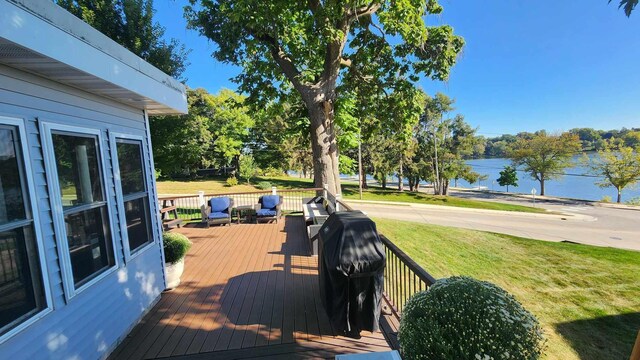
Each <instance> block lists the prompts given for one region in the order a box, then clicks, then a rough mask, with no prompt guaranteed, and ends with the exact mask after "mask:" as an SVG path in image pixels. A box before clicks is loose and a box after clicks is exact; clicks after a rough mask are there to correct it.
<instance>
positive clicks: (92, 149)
mask: <svg viewBox="0 0 640 360" xmlns="http://www.w3.org/2000/svg"><path fill="white" fill-rule="evenodd" d="M52 136H53V147H54V153H55V157H56V165H57V169H58V180H59V182H60V193H61V194H62V205H63V206H64V207H65V208H67V207H72V206H76V205H83V204H91V203H93V202H96V201H103V200H104V199H103V196H102V181H101V179H100V170H99V162H98V155H97V154H98V152H97V149H96V142H97V137H96V136H91V137H84V136H73V135H64V134H53V135H52Z"/></svg>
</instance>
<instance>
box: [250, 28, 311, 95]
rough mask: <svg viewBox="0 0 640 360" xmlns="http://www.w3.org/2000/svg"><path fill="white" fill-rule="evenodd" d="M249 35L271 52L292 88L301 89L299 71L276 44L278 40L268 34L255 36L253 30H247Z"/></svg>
mask: <svg viewBox="0 0 640 360" xmlns="http://www.w3.org/2000/svg"><path fill="white" fill-rule="evenodd" d="M248 31H249V34H251V36H253V37H254V38H256V39H257V40H259V41H261V42H263V43H264V44H266V45H267V46H268V47H269V49H270V52H271V57H273V60H275V62H276V63H277V64H278V66H279V67H280V69H281V70H282V72H283V73H284V75H285V76H286V77H287V79H289V80H290V81H291V83H293V86H294V87H296V88H298V89H299V90H300V89H302V87H303V84H302V82H300V79H299V78H298V77H299V76H300V71H299V70H298V68H297V67H296V65H295V64H294V63H293V61H292V60H291V58H289V56H288V55H287V54H286V53H285V52H284V50H283V49H282V46H280V44H279V43H278V40H276V38H274V37H273V36H271V35H268V34H260V35H257V34H256V33H255V32H254V31H253V30H251V29H249V30H248Z"/></svg>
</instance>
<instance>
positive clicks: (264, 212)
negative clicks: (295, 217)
mask: <svg viewBox="0 0 640 360" xmlns="http://www.w3.org/2000/svg"><path fill="white" fill-rule="evenodd" d="M276 214H277V212H276V211H275V210H271V209H260V210H257V211H256V215H258V216H276Z"/></svg>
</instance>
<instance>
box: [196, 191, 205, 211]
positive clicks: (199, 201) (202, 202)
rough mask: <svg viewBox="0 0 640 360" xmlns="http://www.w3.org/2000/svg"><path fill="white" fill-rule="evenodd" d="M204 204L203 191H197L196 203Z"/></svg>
mask: <svg viewBox="0 0 640 360" xmlns="http://www.w3.org/2000/svg"><path fill="white" fill-rule="evenodd" d="M204 204H205V201H204V191H198V205H200V206H201V207H202V205H204Z"/></svg>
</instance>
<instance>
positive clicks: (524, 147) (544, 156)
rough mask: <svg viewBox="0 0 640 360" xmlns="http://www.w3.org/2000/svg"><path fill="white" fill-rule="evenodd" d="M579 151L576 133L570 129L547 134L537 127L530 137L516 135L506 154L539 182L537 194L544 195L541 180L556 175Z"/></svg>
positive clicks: (555, 176) (567, 165)
mask: <svg viewBox="0 0 640 360" xmlns="http://www.w3.org/2000/svg"><path fill="white" fill-rule="evenodd" d="M579 151H580V140H579V139H578V136H577V135H575V134H570V133H563V134H561V135H548V134H547V133H546V132H543V131H540V132H538V133H536V134H534V135H533V136H532V137H530V138H525V137H521V138H519V139H518V140H517V141H516V142H515V143H514V144H513V145H512V147H511V149H510V150H509V153H508V156H509V158H511V160H512V161H513V163H514V164H515V165H516V166H522V167H523V169H524V171H526V172H528V173H529V175H531V178H532V179H534V180H537V181H538V182H539V183H540V195H545V191H544V185H545V181H547V180H552V179H557V178H559V177H561V176H562V175H563V171H564V169H565V168H567V167H569V166H571V164H572V162H571V157H572V156H573V155H576V154H577V153H578V152H579Z"/></svg>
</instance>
